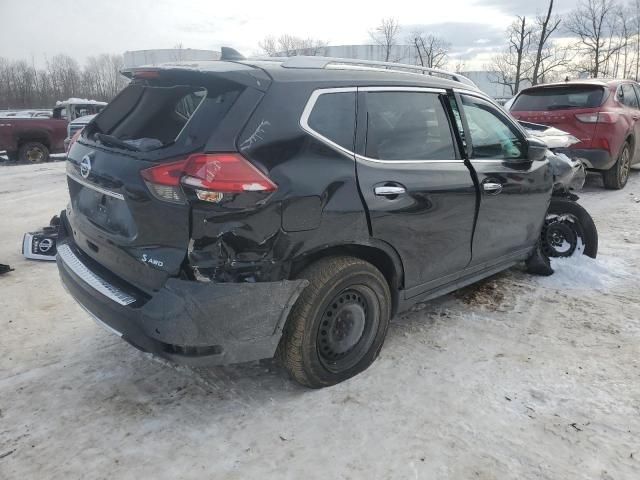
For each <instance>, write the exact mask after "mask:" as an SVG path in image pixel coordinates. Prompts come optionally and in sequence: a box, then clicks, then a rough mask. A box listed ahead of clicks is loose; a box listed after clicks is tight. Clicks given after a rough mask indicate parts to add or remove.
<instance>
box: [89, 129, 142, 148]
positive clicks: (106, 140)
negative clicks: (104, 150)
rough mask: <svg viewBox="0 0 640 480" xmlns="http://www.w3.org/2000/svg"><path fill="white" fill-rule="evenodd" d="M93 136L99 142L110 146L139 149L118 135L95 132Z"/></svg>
mask: <svg viewBox="0 0 640 480" xmlns="http://www.w3.org/2000/svg"><path fill="white" fill-rule="evenodd" d="M95 137H96V138H97V139H98V140H100V142H101V143H103V144H105V145H110V146H112V147H118V148H122V149H123V150H130V151H132V152H138V151H139V150H138V149H137V148H136V147H134V146H133V145H131V144H129V143H127V142H125V141H123V140H120V139H119V138H118V137H114V136H113V135H107V134H106V133H96V134H95Z"/></svg>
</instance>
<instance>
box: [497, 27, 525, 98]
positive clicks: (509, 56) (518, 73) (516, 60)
mask: <svg viewBox="0 0 640 480" xmlns="http://www.w3.org/2000/svg"><path fill="white" fill-rule="evenodd" d="M531 33H532V29H531V27H530V26H529V25H528V24H527V19H526V17H516V20H515V21H514V22H513V23H512V24H511V25H510V26H509V28H508V30H507V35H508V38H509V47H508V49H507V50H506V51H505V52H503V53H501V54H498V55H496V56H494V57H493V59H492V62H491V65H490V66H489V69H490V70H491V71H492V72H493V73H492V75H491V81H492V82H493V83H497V84H500V85H504V86H506V87H508V88H509V89H510V90H511V93H512V94H513V95H515V94H516V93H518V91H519V90H520V83H521V81H522V79H523V78H526V73H527V71H528V66H527V62H526V61H525V60H526V57H527V55H528V53H529V47H530V46H531Z"/></svg>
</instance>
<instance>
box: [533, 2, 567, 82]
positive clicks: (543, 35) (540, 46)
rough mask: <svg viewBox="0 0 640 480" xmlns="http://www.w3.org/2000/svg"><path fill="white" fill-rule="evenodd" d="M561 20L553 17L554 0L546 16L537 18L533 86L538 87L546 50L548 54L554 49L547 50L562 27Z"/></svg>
mask: <svg viewBox="0 0 640 480" xmlns="http://www.w3.org/2000/svg"><path fill="white" fill-rule="evenodd" d="M560 21H561V20H560V18H559V17H557V16H553V0H549V8H548V9H547V14H546V15H545V16H538V17H537V18H536V25H537V31H536V32H535V35H534V37H535V43H536V45H537V49H536V54H535V57H534V59H533V67H532V68H533V73H532V74H531V84H532V85H537V84H538V83H539V80H540V77H541V76H544V75H541V67H542V63H543V61H544V54H543V52H545V50H546V51H547V53H549V52H550V51H552V50H553V49H549V48H547V45H548V42H549V38H550V37H551V35H553V33H554V32H555V31H556V30H557V29H558V27H559V26H560Z"/></svg>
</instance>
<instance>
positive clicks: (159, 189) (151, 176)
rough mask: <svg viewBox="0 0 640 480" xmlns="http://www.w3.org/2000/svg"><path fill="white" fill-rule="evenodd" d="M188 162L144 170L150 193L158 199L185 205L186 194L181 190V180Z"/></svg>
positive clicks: (183, 161) (165, 164)
mask: <svg viewBox="0 0 640 480" xmlns="http://www.w3.org/2000/svg"><path fill="white" fill-rule="evenodd" d="M186 164H187V161H186V160H180V161H178V162H171V163H163V164H162V165H158V166H157V167H151V168H147V169H146V170H142V172H140V174H141V175H142V178H144V180H145V183H146V184H147V187H148V188H149V191H151V193H152V194H153V195H154V196H155V197H156V198H158V199H160V200H164V201H166V202H172V203H185V198H184V193H182V189H181V188H180V178H181V177H182V175H183V174H184V167H185V165H186Z"/></svg>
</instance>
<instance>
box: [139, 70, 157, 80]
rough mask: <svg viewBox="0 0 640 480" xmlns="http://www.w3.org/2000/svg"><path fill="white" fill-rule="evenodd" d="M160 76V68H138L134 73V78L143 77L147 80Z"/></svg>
mask: <svg viewBox="0 0 640 480" xmlns="http://www.w3.org/2000/svg"><path fill="white" fill-rule="evenodd" d="M158 77H160V72H159V71H158V70H137V71H136V72H135V73H134V74H133V78H141V79H145V80H152V79H154V78H158Z"/></svg>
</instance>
